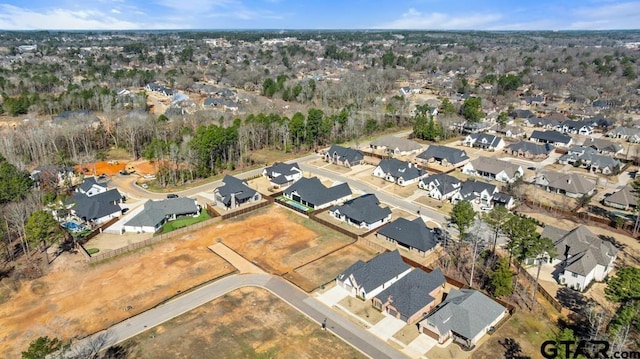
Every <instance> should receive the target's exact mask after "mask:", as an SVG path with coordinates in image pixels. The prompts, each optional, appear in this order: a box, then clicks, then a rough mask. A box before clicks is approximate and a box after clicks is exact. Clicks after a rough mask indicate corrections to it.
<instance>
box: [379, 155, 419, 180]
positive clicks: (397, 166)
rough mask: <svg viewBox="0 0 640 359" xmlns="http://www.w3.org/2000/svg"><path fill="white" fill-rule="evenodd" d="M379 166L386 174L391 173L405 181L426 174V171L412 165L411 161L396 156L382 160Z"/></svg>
mask: <svg viewBox="0 0 640 359" xmlns="http://www.w3.org/2000/svg"><path fill="white" fill-rule="evenodd" d="M378 167H380V169H382V171H383V172H384V173H385V174H390V175H391V176H393V177H395V178H402V179H403V180H405V181H408V180H412V179H415V178H418V177H420V176H422V175H424V171H423V170H421V169H419V168H417V167H416V166H414V165H412V164H411V162H405V161H400V160H398V159H396V158H390V159H388V160H381V161H380V163H379V164H378Z"/></svg>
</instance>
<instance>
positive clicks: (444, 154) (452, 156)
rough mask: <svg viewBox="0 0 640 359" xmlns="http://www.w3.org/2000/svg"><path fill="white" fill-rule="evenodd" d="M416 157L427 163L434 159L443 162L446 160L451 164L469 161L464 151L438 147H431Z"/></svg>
mask: <svg viewBox="0 0 640 359" xmlns="http://www.w3.org/2000/svg"><path fill="white" fill-rule="evenodd" d="M416 157H417V158H420V159H423V160H427V161H428V160H430V159H432V158H433V159H435V160H436V161H441V160H443V159H444V160H446V161H447V162H449V163H460V162H462V161H465V160H468V159H469V156H467V153H466V152H465V151H463V150H459V149H457V148H451V147H446V146H437V145H431V146H429V148H427V149H426V151H424V152H422V153H421V154H419V155H418V156H416Z"/></svg>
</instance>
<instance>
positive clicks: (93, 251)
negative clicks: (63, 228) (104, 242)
mask: <svg viewBox="0 0 640 359" xmlns="http://www.w3.org/2000/svg"><path fill="white" fill-rule="evenodd" d="M98 252H100V250H99V249H98V248H89V249H87V253H89V255H94V254H96V253H98Z"/></svg>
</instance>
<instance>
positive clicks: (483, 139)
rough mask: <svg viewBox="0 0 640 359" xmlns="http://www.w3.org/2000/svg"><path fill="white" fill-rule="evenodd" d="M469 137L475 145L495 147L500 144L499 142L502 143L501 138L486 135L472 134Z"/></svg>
mask: <svg viewBox="0 0 640 359" xmlns="http://www.w3.org/2000/svg"><path fill="white" fill-rule="evenodd" d="M469 137H471V139H472V140H474V141H475V143H476V144H478V143H482V144H486V145H487V146H490V147H495V146H497V145H498V144H500V141H502V138H500V137H498V136H494V135H490V134H487V133H472V134H470V135H469Z"/></svg>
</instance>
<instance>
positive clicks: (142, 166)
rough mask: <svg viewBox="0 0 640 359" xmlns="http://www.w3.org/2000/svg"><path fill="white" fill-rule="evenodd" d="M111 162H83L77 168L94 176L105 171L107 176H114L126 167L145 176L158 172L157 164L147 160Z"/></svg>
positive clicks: (80, 171)
mask: <svg viewBox="0 0 640 359" xmlns="http://www.w3.org/2000/svg"><path fill="white" fill-rule="evenodd" d="M109 162H111V161H99V162H95V163H94V162H91V163H82V164H79V165H77V166H76V167H75V168H76V171H78V173H84V174H85V175H89V176H93V175H95V176H99V175H101V174H103V173H104V174H105V175H107V176H114V175H117V174H118V172H120V171H122V170H124V169H127V170H128V171H131V170H132V169H133V170H135V172H136V173H137V174H140V175H143V176H144V175H146V174H155V173H156V170H155V166H154V165H153V164H152V163H150V162H149V161H146V160H137V161H126V160H123V161H114V162H112V163H109ZM116 162H117V164H116ZM85 168H86V169H87V170H88V171H83V169H85Z"/></svg>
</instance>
